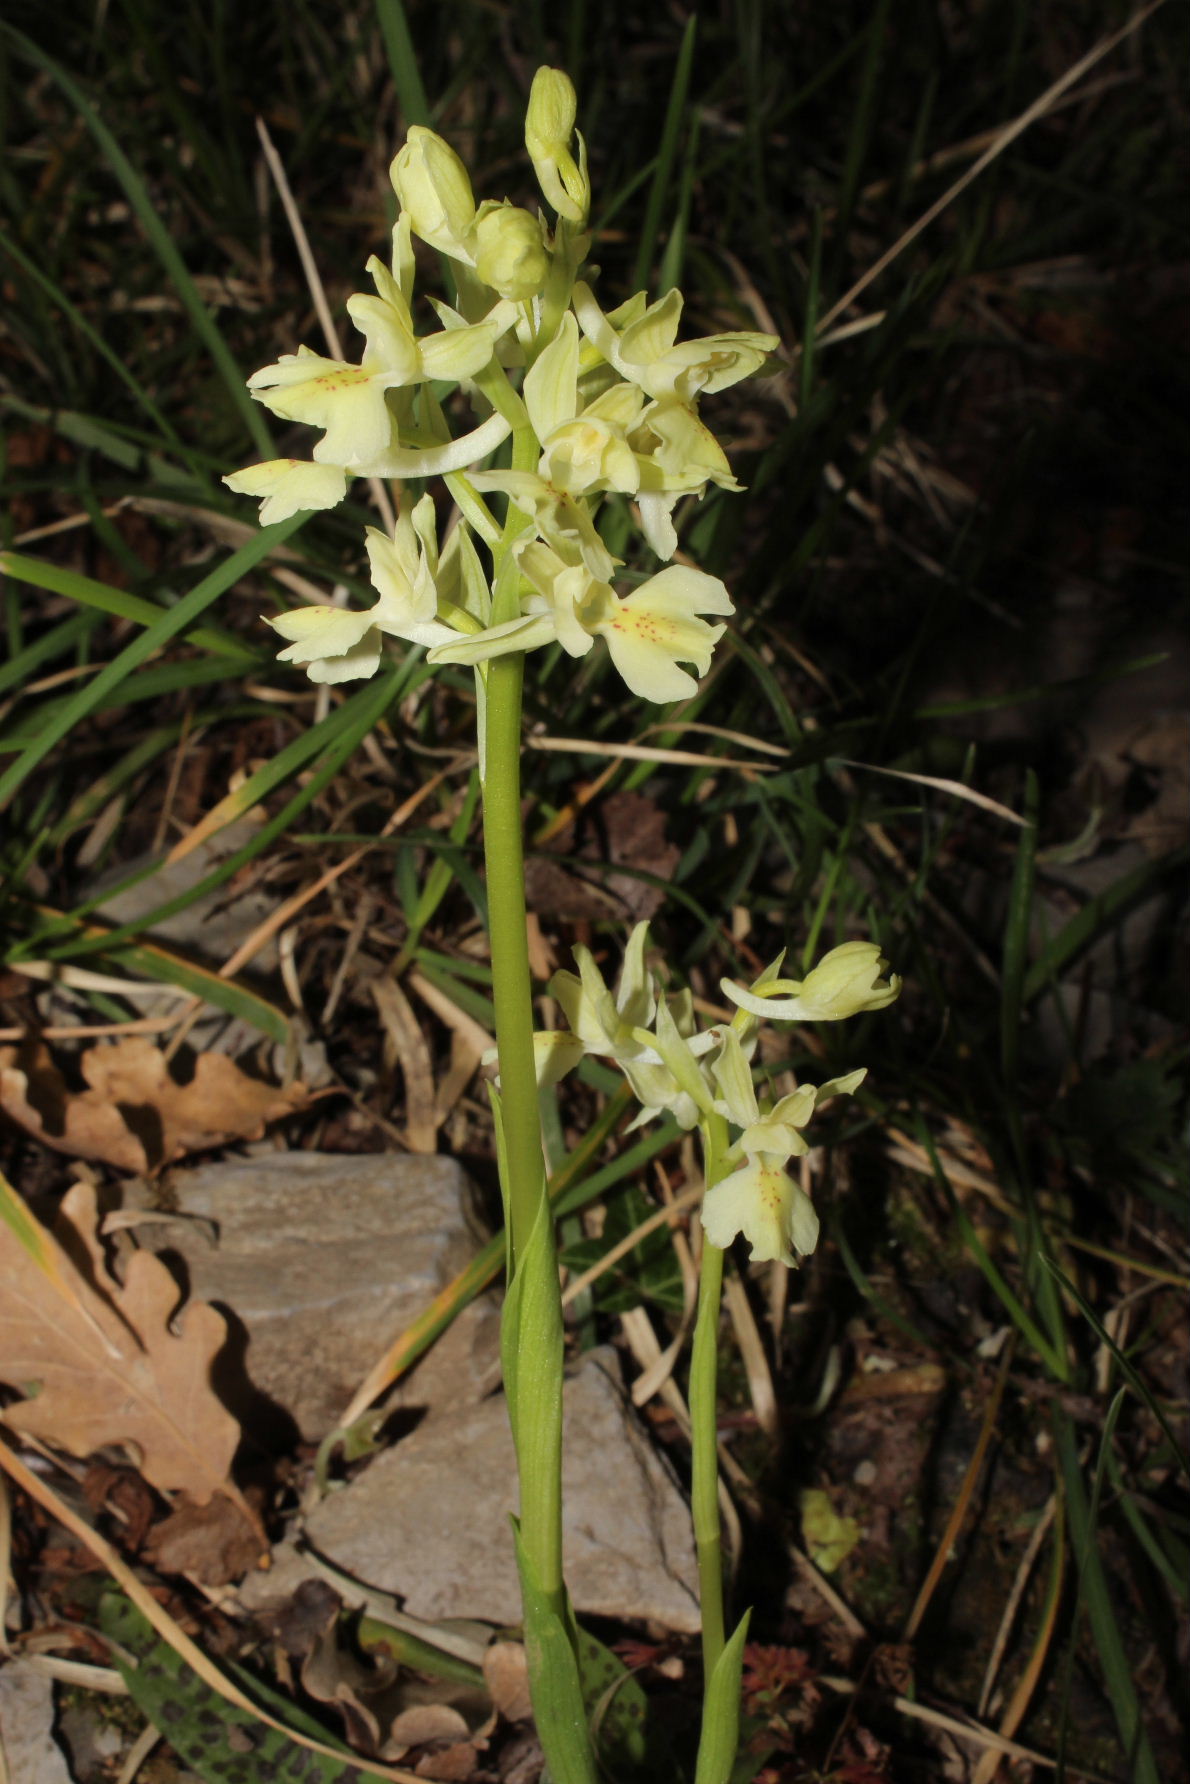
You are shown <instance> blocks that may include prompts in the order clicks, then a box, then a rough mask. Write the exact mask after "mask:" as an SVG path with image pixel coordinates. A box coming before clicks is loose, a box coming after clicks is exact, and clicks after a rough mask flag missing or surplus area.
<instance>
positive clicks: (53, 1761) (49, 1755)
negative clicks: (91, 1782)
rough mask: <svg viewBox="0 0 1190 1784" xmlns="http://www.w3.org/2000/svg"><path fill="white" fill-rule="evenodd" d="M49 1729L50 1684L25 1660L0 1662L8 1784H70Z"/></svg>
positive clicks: (51, 1712) (0, 1714) (0, 1728)
mask: <svg viewBox="0 0 1190 1784" xmlns="http://www.w3.org/2000/svg"><path fill="white" fill-rule="evenodd" d="M53 1727H54V1687H53V1683H52V1681H51V1680H50V1679H47V1678H46V1676H45V1674H44V1673H41V1672H38V1670H37V1668H36V1667H34V1666H30V1664H29V1662H28V1661H27V1660H6V1661H2V1662H0V1733H2V1735H3V1757H4V1760H5V1762H6V1764H7V1772H6V1774H5V1775H6V1777H7V1779H8V1784H71V1780H70V1773H69V1771H68V1770H67V1768H66V1760H65V1757H64V1755H63V1753H62V1749H61V1747H59V1745H58V1743H57V1741H56V1740H55V1739H54V1735H53Z"/></svg>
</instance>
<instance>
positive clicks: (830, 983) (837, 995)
mask: <svg viewBox="0 0 1190 1784" xmlns="http://www.w3.org/2000/svg"><path fill="white" fill-rule="evenodd" d="M887 970H888V961H887V960H884V959H882V958H881V954H880V946H879V943H877V942H844V943H843V944H842V946H841V947H838V948H832V949H831V951H830V953H829V954H827V955H825V956H824V957H823V958H822V959H821V960H820V961H819V962H818V965H817V966H816V967H815V968H814V970H813V972H812V973H809V974H808V975H807V976H806V978H804V979H803V980H802V988H801V1001H802V1003H803V1005H804V1006H805V1007H806V1012H807V1016H808V1017H809V1019H810V1020H811V1021H819V1022H824V1021H837V1020H838V1019H840V1018H842V1017H844V1016H858V1014H859V1012H860V1011H861V1010H882V1009H883V1008H884V1006H885V1004H890V1003H891V1002H892V1001H893V999H894V997H896V995H897V993H898V991H899V990H900V989H901V981H900V979H898V978H897V976H896V974H895V973H893V974H892V975H891V976H890V977H889V978H888V979H882V978H881V977H880V974H881V973H882V972H886V971H887ZM811 1011H812V1012H813V1014H812V1015H811V1014H810V1012H811Z"/></svg>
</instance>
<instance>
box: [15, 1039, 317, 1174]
mask: <svg viewBox="0 0 1190 1784" xmlns="http://www.w3.org/2000/svg"><path fill="white" fill-rule="evenodd" d="M79 1069H80V1071H81V1072H82V1075H83V1077H84V1079H85V1080H86V1083H87V1089H86V1090H80V1091H76V1090H71V1089H70V1087H69V1086H68V1084H67V1083H66V1080H65V1078H64V1077H63V1075H62V1073H61V1071H60V1070H59V1069H58V1067H57V1065H56V1064H55V1062H54V1060H53V1058H52V1056H51V1054H50V1053H49V1051H48V1049H47V1048H46V1047H45V1045H44V1044H43V1043H42V1042H36V1043H32V1044H30V1043H25V1044H24V1045H22V1046H21V1047H19V1048H17V1047H0V1109H3V1110H4V1112H5V1114H7V1115H9V1116H10V1117H11V1118H12V1120H13V1121H15V1122H17V1123H18V1125H19V1126H21V1127H23V1128H24V1129H25V1131H26V1132H27V1133H30V1134H32V1135H33V1136H34V1138H35V1139H38V1140H41V1141H43V1142H44V1144H45V1145H47V1146H52V1147H53V1148H54V1150H55V1151H56V1152H65V1153H68V1154H69V1155H70V1156H71V1157H72V1158H90V1159H98V1160H101V1161H102V1162H103V1163H104V1164H109V1165H115V1166H116V1167H117V1169H119V1170H123V1171H135V1172H137V1173H138V1174H139V1175H142V1176H143V1175H147V1174H151V1173H153V1172H156V1171H160V1170H161V1169H162V1167H163V1166H164V1165H167V1164H170V1163H172V1161H173V1160H174V1159H176V1158H180V1157H181V1156H182V1154H183V1153H186V1152H197V1151H201V1150H202V1149H203V1148H205V1147H210V1146H221V1145H223V1144H224V1143H225V1142H227V1141H228V1140H258V1139H259V1138H260V1136H261V1135H262V1134H263V1132H264V1130H265V1127H266V1125H267V1124H268V1123H269V1122H270V1121H277V1120H279V1119H280V1118H281V1117H282V1116H283V1115H291V1114H293V1112H294V1111H295V1110H297V1109H301V1108H304V1107H305V1105H306V1103H307V1102H308V1101H309V1092H308V1090H307V1089H306V1086H305V1085H304V1084H290V1085H289V1086H287V1087H286V1088H285V1089H283V1090H282V1089H278V1088H277V1087H276V1086H275V1085H272V1084H262V1083H261V1082H260V1080H259V1079H257V1078H250V1077H249V1076H248V1074H247V1073H246V1072H244V1071H243V1070H241V1068H240V1067H239V1066H238V1065H237V1064H236V1062H235V1060H234V1059H229V1058H228V1057H227V1055H226V1054H223V1053H200V1054H199V1056H198V1059H197V1062H196V1065H195V1069H194V1076H193V1077H192V1078H191V1080H190V1082H189V1083H188V1084H179V1083H178V1082H177V1080H176V1079H175V1078H174V1077H173V1075H172V1074H171V1072H170V1069H169V1065H168V1063H167V1061H166V1058H165V1055H164V1054H163V1053H161V1052H160V1051H159V1049H158V1048H156V1047H155V1046H154V1045H153V1043H152V1041H150V1040H146V1039H145V1038H144V1037H143V1036H139V1035H134V1036H130V1037H129V1038H128V1039H127V1040H122V1041H115V1042H112V1043H111V1044H109V1045H107V1046H100V1047H89V1048H88V1049H87V1051H86V1052H85V1053H83V1054H81V1055H80V1057H79Z"/></svg>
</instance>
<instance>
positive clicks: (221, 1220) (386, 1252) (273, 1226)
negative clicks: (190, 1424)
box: [139, 1152, 498, 1441]
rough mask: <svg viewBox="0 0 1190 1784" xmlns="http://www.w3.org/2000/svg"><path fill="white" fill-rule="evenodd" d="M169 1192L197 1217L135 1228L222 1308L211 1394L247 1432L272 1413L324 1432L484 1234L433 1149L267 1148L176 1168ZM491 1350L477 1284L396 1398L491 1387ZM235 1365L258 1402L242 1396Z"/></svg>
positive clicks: (194, 1289)
mask: <svg viewBox="0 0 1190 1784" xmlns="http://www.w3.org/2000/svg"><path fill="white" fill-rule="evenodd" d="M172 1189H173V1193H174V1200H175V1205H176V1208H177V1210H178V1212H179V1213H180V1214H182V1215H184V1216H192V1217H197V1218H196V1219H195V1218H191V1219H180V1220H175V1221H169V1222H167V1223H165V1224H156V1223H154V1224H151V1225H146V1226H144V1227H142V1228H141V1229H140V1233H139V1237H140V1240H141V1242H142V1243H143V1244H146V1245H149V1246H151V1247H152V1248H153V1249H154V1250H156V1251H158V1252H160V1253H161V1254H162V1255H163V1256H164V1257H165V1259H166V1261H167V1262H171V1263H172V1265H173V1267H174V1268H175V1269H176V1270H177V1273H178V1275H179V1277H180V1278H181V1279H182V1281H183V1282H184V1283H185V1285H186V1286H187V1288H188V1290H189V1292H190V1293H191V1294H192V1295H197V1296H198V1297H200V1298H201V1299H202V1300H204V1301H212V1302H214V1303H215V1304H216V1305H217V1306H218V1307H219V1308H220V1309H221V1310H222V1311H224V1312H226V1313H228V1314H229V1315H230V1318H231V1327H232V1342H231V1344H230V1346H229V1350H230V1352H231V1353H232V1354H231V1356H230V1357H229V1358H226V1359H223V1363H222V1368H221V1370H220V1371H219V1385H220V1388H221V1390H222V1391H223V1392H224V1395H225V1398H227V1400H228V1403H229V1405H231V1407H232V1410H233V1411H235V1412H236V1413H237V1415H239V1416H241V1418H242V1420H244V1421H245V1422H246V1425H247V1427H248V1428H249V1430H251V1426H252V1422H253V1421H255V1420H259V1421H260V1423H261V1426H262V1427H267V1425H268V1423H269V1419H270V1412H272V1413H275V1412H276V1411H277V1410H278V1409H279V1410H280V1413H282V1414H285V1415H288V1418H289V1419H290V1420H292V1422H293V1424H294V1425H296V1427H297V1429H298V1431H299V1432H300V1433H301V1435H302V1436H303V1437H304V1438H306V1439H308V1440H309V1441H317V1440H319V1439H320V1438H322V1437H324V1436H325V1435H326V1434H327V1432H328V1431H331V1430H333V1429H334V1427H335V1426H336V1425H337V1424H338V1422H339V1420H340V1418H341V1417H342V1414H343V1412H344V1410H345V1408H346V1406H347V1404H348V1402H349V1401H350V1399H351V1397H352V1395H353V1394H354V1393H355V1390H356V1389H357V1388H358V1386H359V1385H360V1382H361V1381H362V1380H363V1378H364V1376H365V1375H366V1374H367V1373H368V1370H369V1369H370V1368H371V1367H372V1365H373V1364H374V1363H375V1362H376V1360H377V1358H378V1357H380V1356H381V1355H382V1354H383V1353H384V1351H385V1350H386V1349H387V1347H388V1346H389V1344H390V1343H391V1342H392V1340H393V1339H394V1338H395V1337H396V1336H397V1335H398V1334H399V1333H400V1332H402V1331H403V1330H404V1329H405V1327H406V1326H408V1325H409V1324H410V1323H411V1322H412V1321H413V1320H414V1319H415V1318H416V1317H417V1316H418V1315H419V1314H421V1313H423V1312H424V1311H425V1309H426V1307H427V1306H428V1305H429V1303H430V1302H431V1301H432V1300H433V1298H434V1296H435V1295H437V1294H438V1293H439V1292H440V1291H441V1290H442V1289H443V1288H445V1287H446V1286H447V1284H448V1283H449V1282H450V1281H451V1280H452V1279H453V1278H454V1277H455V1276H456V1275H457V1274H458V1272H459V1271H460V1270H461V1269H463V1268H464V1267H465V1265H467V1264H468V1263H469V1262H470V1261H471V1259H472V1258H473V1257H474V1255H475V1252H476V1250H477V1248H478V1246H479V1244H480V1242H481V1240H482V1239H483V1238H484V1237H485V1236H486V1235H485V1234H484V1233H483V1230H482V1228H481V1226H480V1224H479V1221H478V1218H477V1213H476V1196H475V1190H474V1186H473V1185H472V1183H471V1181H470V1179H469V1178H468V1177H467V1175H466V1173H465V1172H464V1171H463V1169H462V1167H461V1166H460V1165H459V1164H458V1163H457V1162H456V1161H455V1160H454V1159H451V1158H442V1157H438V1156H421V1155H413V1154H405V1153H383V1154H366V1155H358V1154H356V1155H351V1156H340V1155H338V1154H332V1153H317V1152H289V1153H267V1154H263V1155H261V1156H258V1157H255V1158H249V1159H234V1160H230V1161H225V1162H222V1163H218V1164H209V1165H203V1166H201V1167H200V1168H199V1169H197V1170H193V1171H178V1172H177V1173H176V1174H175V1176H174V1177H173V1179H172ZM212 1223H213V1226H214V1229H215V1232H216V1234H217V1239H216V1242H215V1243H212ZM237 1351H238V1353H239V1354H238V1355H237V1354H236V1353H237ZM497 1356H498V1312H497V1309H496V1306H495V1304H494V1300H493V1298H492V1297H490V1296H489V1297H486V1298H485V1299H483V1300H481V1301H479V1302H477V1303H475V1304H474V1305H473V1306H471V1307H470V1308H468V1309H466V1311H465V1313H464V1314H463V1316H462V1317H461V1318H460V1319H459V1320H457V1321H456V1322H455V1323H454V1325H453V1326H452V1327H451V1328H450V1330H449V1331H448V1332H447V1333H446V1334H445V1335H444V1337H443V1338H442V1339H441V1340H440V1341H439V1343H438V1344H436V1345H435V1346H434V1348H433V1350H431V1352H430V1353H429V1355H428V1356H427V1357H425V1358H424V1359H423V1361H422V1362H421V1363H420V1364H419V1365H418V1366H417V1368H416V1369H415V1370H414V1372H413V1374H412V1375H411V1376H410V1378H409V1381H408V1383H407V1384H406V1386H405V1387H404V1388H403V1390H402V1394H401V1396H400V1398H401V1400H402V1401H403V1403H405V1404H407V1405H414V1406H417V1405H422V1406H424V1405H435V1404H437V1403H438V1402H440V1401H448V1402H450V1403H451V1404H452V1405H458V1404H459V1403H460V1402H464V1403H466V1402H470V1401H473V1400H474V1399H476V1398H477V1397H478V1396H479V1395H480V1394H481V1393H483V1392H485V1391H487V1390H488V1389H489V1388H490V1387H491V1386H492V1385H493V1372H494V1365H495V1362H496V1359H497ZM241 1360H242V1365H243V1368H242V1369H240V1368H239V1363H240V1361H241ZM245 1371H246V1374H247V1377H248V1380H249V1382H250V1383H251V1385H252V1387H253V1388H254V1389H256V1390H258V1393H259V1394H260V1395H263V1396H265V1397H266V1399H265V1401H264V1402H263V1403H257V1404H256V1405H254V1406H248V1405H247V1404H246V1403H245V1401H244V1396H243V1392H242V1389H243V1375H244V1372H245ZM237 1390H239V1391H237ZM269 1402H271V1403H272V1407H271V1409H270V1407H269V1404H268V1403H269ZM280 1428H281V1430H282V1431H283V1429H284V1419H282V1420H281V1427H280ZM262 1435H263V1430H262Z"/></svg>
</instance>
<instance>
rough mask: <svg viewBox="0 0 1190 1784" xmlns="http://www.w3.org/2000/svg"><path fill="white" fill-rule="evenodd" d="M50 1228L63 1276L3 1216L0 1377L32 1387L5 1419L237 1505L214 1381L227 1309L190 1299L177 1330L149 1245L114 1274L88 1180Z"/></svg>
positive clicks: (165, 1277) (224, 1414)
mask: <svg viewBox="0 0 1190 1784" xmlns="http://www.w3.org/2000/svg"><path fill="white" fill-rule="evenodd" d="M46 1237H47V1243H48V1245H49V1247H50V1249H51V1250H52V1251H53V1252H54V1254H55V1262H56V1265H57V1269H56V1278H57V1279H56V1280H55V1279H54V1276H51V1275H50V1274H48V1273H47V1272H46V1271H44V1270H42V1269H40V1268H39V1267H38V1265H37V1264H36V1263H35V1262H34V1260H33V1259H32V1258H31V1257H30V1255H29V1252H28V1251H27V1250H26V1249H25V1247H24V1246H23V1245H22V1244H21V1243H20V1241H19V1240H18V1239H17V1238H16V1236H15V1234H14V1233H13V1231H12V1228H11V1227H10V1226H9V1225H8V1224H7V1223H6V1222H3V1221H0V1381H5V1382H7V1383H9V1384H10V1385H11V1386H12V1387H14V1388H17V1389H19V1390H20V1391H22V1392H24V1393H25V1394H28V1395H29V1398H28V1399H25V1400H19V1401H17V1402H16V1404H15V1405H13V1406H6V1407H4V1408H3V1410H2V1411H0V1419H3V1420H4V1422H5V1423H6V1424H8V1425H11V1426H12V1428H13V1429H14V1430H15V1431H20V1432H24V1433H26V1434H27V1435H29V1436H31V1437H40V1438H42V1439H43V1440H44V1441H45V1442H46V1443H50V1444H56V1445H57V1446H58V1447H59V1448H61V1449H64V1450H68V1451H69V1452H70V1454H71V1455H74V1456H90V1455H92V1454H94V1452H95V1451H96V1450H99V1449H102V1448H104V1447H105V1446H106V1445H107V1444H122V1445H125V1446H127V1447H128V1448H129V1449H131V1450H132V1451H133V1452H134V1454H135V1459H136V1463H137V1466H138V1467H139V1469H140V1471H141V1473H142V1474H143V1475H144V1477H145V1479H146V1480H147V1481H148V1482H149V1483H150V1485H152V1486H154V1487H157V1488H158V1489H159V1490H160V1491H161V1492H166V1493H168V1492H174V1491H178V1490H184V1491H185V1492H186V1493H187V1494H188V1495H189V1496H190V1498H191V1499H193V1500H195V1501H197V1502H198V1503H199V1504H200V1505H205V1504H206V1503H207V1501H208V1500H209V1499H210V1497H211V1495H212V1494H213V1493H218V1492H223V1493H226V1494H227V1495H228V1497H229V1498H231V1499H232V1500H234V1501H235V1502H236V1503H240V1495H239V1493H238V1492H237V1491H236V1489H235V1487H233V1486H232V1485H231V1483H230V1480H229V1470H230V1468H231V1459H232V1456H233V1455H234V1453H235V1448H236V1444H237V1443H238V1442H239V1436H240V1428H239V1425H238V1424H237V1423H236V1421H235V1419H234V1418H233V1417H232V1416H231V1414H230V1413H229V1412H228V1411H227V1409H226V1407H224V1406H223V1404H222V1402H221V1401H220V1400H219V1399H218V1398H217V1397H216V1395H215V1391H214V1389H213V1388H212V1386H211V1363H212V1361H213V1359H214V1357H215V1355H216V1353H217V1352H218V1350H219V1349H220V1347H221V1346H222V1344H223V1340H224V1338H225V1337H226V1334H227V1326H226V1322H225V1321H224V1319H223V1316H222V1314H220V1313H216V1311H215V1309H214V1308H213V1307H210V1306H208V1305H207V1303H206V1302H205V1301H191V1302H190V1304H189V1305H188V1306H187V1307H186V1309H185V1310H184V1312H182V1313H181V1314H179V1315H177V1317H176V1318H172V1327H171V1316H173V1315H174V1313H175V1309H176V1308H177V1304H178V1297H179V1290H178V1285H177V1283H176V1282H175V1281H174V1279H173V1277H172V1276H171V1275H170V1273H169V1271H168V1270H167V1269H166V1267H165V1265H164V1264H163V1263H162V1262H161V1260H160V1258H158V1257H157V1256H156V1255H155V1254H154V1253H153V1252H151V1251H135V1252H133V1254H132V1256H131V1257H130V1259H129V1260H128V1266H127V1269H126V1270H125V1272H124V1280H123V1282H119V1281H117V1279H116V1278H115V1277H114V1276H113V1275H112V1273H111V1271H110V1270H109V1269H108V1267H107V1262H106V1259H105V1257H104V1254H103V1249H102V1247H101V1245H100V1242H99V1239H98V1236H97V1211H96V1205H95V1190H94V1188H93V1186H92V1185H91V1184H89V1183H76V1184H75V1185H74V1186H73V1188H72V1189H70V1190H69V1191H68V1192H67V1194H66V1196H65V1197H64V1198H63V1201H62V1205H61V1208H60V1210H59V1214H58V1219H57V1221H56V1223H55V1231H54V1234H53V1236H52V1238H51V1237H50V1236H49V1235H47V1236H46Z"/></svg>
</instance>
